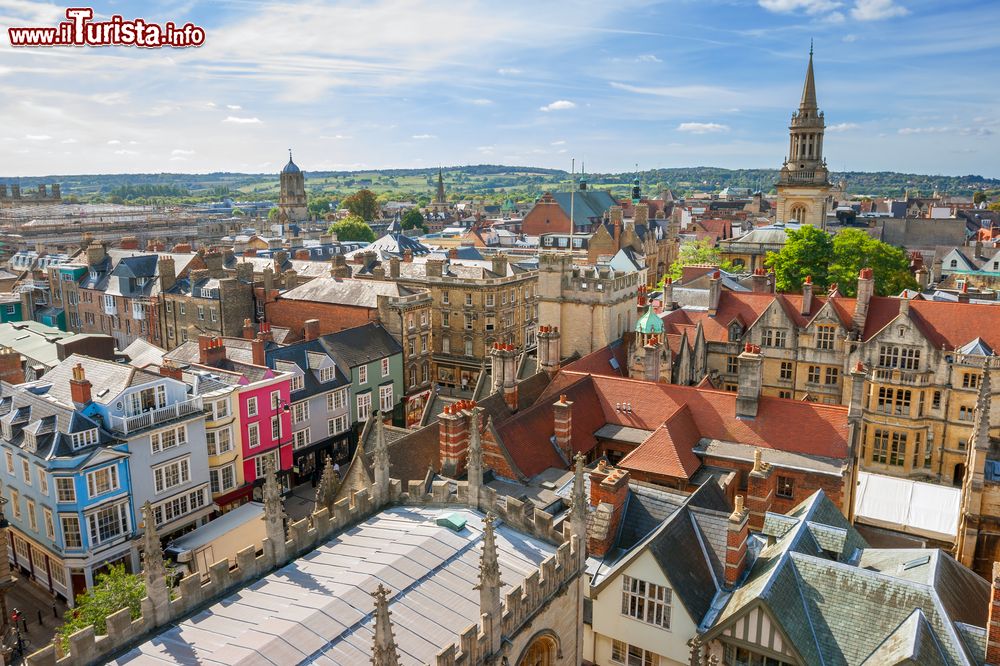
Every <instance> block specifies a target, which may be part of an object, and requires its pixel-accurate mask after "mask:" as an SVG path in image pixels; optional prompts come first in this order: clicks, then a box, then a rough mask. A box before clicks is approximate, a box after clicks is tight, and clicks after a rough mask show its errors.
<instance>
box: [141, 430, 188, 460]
mask: <svg viewBox="0 0 1000 666" xmlns="http://www.w3.org/2000/svg"><path fill="white" fill-rule="evenodd" d="M168 433H173V440H172V441H173V443H172V444H166V445H165V444H164V442H165V441H166V435H167V434H168ZM185 444H187V426H185V425H180V426H177V427H176V428H167V429H166V430H161V431H160V432H154V433H153V434H152V435H150V436H149V447H150V449H151V450H152V452H153V453H154V454H156V453H162V452H163V451H166V450H168V449H172V448H175V447H178V446H183V445H185Z"/></svg>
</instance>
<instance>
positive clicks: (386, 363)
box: [382, 358, 389, 377]
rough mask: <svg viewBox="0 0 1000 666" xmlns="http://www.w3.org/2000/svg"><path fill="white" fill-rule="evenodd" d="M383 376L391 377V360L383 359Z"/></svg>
mask: <svg viewBox="0 0 1000 666" xmlns="http://www.w3.org/2000/svg"><path fill="white" fill-rule="evenodd" d="M382 376H383V377H388V376H389V359H388V358H383V359H382Z"/></svg>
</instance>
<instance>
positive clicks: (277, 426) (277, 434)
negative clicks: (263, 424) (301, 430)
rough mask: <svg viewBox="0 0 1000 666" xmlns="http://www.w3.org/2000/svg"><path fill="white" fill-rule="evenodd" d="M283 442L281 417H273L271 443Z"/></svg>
mask: <svg viewBox="0 0 1000 666" xmlns="http://www.w3.org/2000/svg"><path fill="white" fill-rule="evenodd" d="M280 440H281V417H280V416H272V417H271V441H272V442H280Z"/></svg>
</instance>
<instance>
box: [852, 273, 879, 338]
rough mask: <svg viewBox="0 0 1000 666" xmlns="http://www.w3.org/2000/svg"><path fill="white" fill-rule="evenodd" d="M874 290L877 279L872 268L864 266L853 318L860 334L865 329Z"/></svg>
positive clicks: (855, 328) (859, 281)
mask: <svg viewBox="0 0 1000 666" xmlns="http://www.w3.org/2000/svg"><path fill="white" fill-rule="evenodd" d="M874 291H875V280H874V279H873V278H872V269H870V268H862V269H861V272H860V273H858V297H857V299H856V300H855V301H854V316H853V317H852V318H851V321H852V322H853V323H854V330H855V332H856V333H857V334H858V335H859V336H860V335H861V333H862V331H864V330H865V321H866V320H867V319H868V304H869V303H871V300H872V293H873V292H874Z"/></svg>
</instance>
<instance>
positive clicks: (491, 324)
mask: <svg viewBox="0 0 1000 666" xmlns="http://www.w3.org/2000/svg"><path fill="white" fill-rule="evenodd" d="M483 321H484V325H483V326H484V328H485V330H487V331H495V330H496V327H497V318H496V317H494V316H493V315H491V314H488V315H486V316H485V318H484V319H483Z"/></svg>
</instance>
